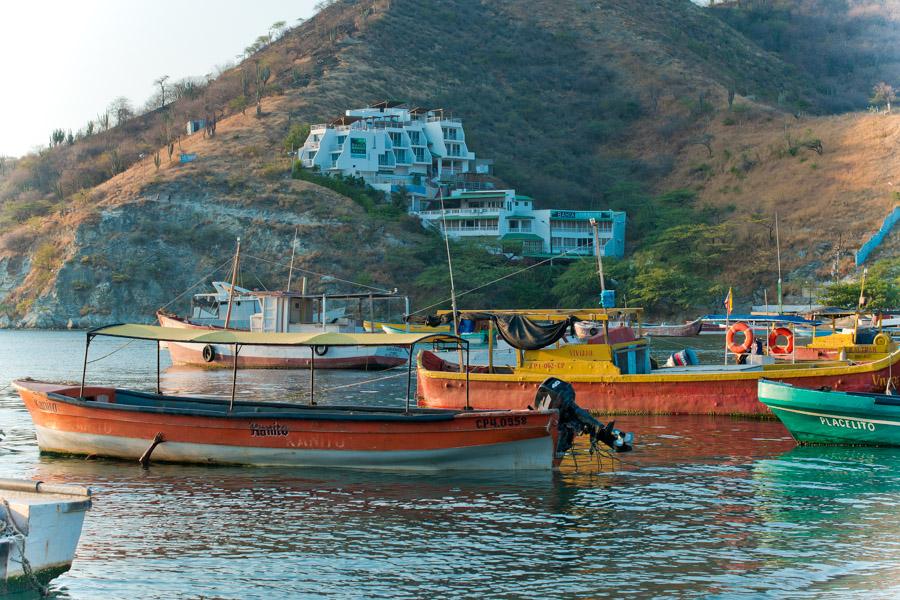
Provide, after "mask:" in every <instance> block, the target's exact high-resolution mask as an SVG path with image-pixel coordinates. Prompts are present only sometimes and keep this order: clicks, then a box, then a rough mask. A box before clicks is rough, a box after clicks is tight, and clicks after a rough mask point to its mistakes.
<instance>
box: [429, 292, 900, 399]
mask: <svg viewBox="0 0 900 600" xmlns="http://www.w3.org/2000/svg"><path fill="white" fill-rule="evenodd" d="M622 310H623V309H610V310H609V311H608V313H607V314H597V315H593V320H596V321H599V322H601V323H604V324H605V325H606V324H607V323H608V321H609V319H610V318H616V317H620V316H621V314H620V313H621V311H622ZM632 310H633V309H632ZM522 312H525V311H520V312H519V313H518V314H522ZM562 317H563V318H566V317H565V315H562ZM557 320H561V319H557ZM604 332H605V336H604V337H605V338H606V339H609V340H610V341H611V342H612V343H604V342H603V340H597V341H595V343H587V344H567V345H563V346H560V347H557V348H542V349H537V350H520V351H519V352H518V354H517V364H516V366H513V367H494V366H493V365H487V366H474V367H469V368H468V369H466V368H461V367H460V365H456V364H453V363H450V362H448V361H445V360H443V359H441V358H440V357H439V356H437V355H436V354H434V353H431V352H422V353H420V354H419V357H418V371H417V377H418V398H419V405H420V406H427V407H431V408H462V407H466V406H469V407H471V408H476V409H510V408H525V407H527V406H528V405H529V403H531V402H532V401H533V399H534V397H535V393H536V390H537V388H538V386H539V385H540V384H541V382H542V381H544V379H546V378H547V377H551V376H553V377H559V378H562V379H564V380H566V381H568V382H569V383H571V384H572V385H573V386H574V387H575V390H576V393H577V394H578V399H579V404H581V405H582V406H583V407H585V408H586V409H588V410H592V411H595V412H601V413H608V414H616V413H632V414H638V413H639V414H727V415H766V414H770V413H769V411H768V409H767V408H766V406H765V405H763V404H762V403H760V402H759V401H758V398H757V383H758V381H759V380H760V379H762V378H765V379H768V380H777V381H784V382H786V383H791V384H794V385H796V386H798V387H808V388H820V387H829V388H831V389H840V390H842V391H856V392H875V391H878V390H884V389H885V386H886V385H887V383H888V380H889V379H890V380H893V381H894V382H896V381H897V378H898V376H900V368H898V375H897V376H895V375H893V365H894V364H896V363H897V362H898V361H900V351H894V352H892V353H890V354H885V355H882V356H881V358H878V359H877V360H873V361H871V362H863V363H857V362H854V361H846V360H843V361H841V360H835V361H823V360H820V361H814V362H803V363H796V364H792V363H787V362H777V363H774V364H730V365H727V366H726V365H699V366H682V367H670V368H653V367H652V366H651V361H650V346H649V343H648V340H647V339H645V338H642V337H641V336H640V335H636V336H635V335H633V334H632V335H631V336H630V339H627V338H628V336H623V335H617V334H621V333H622V330H621V329H619V330H613V328H609V327H604ZM626 333H627V331H626Z"/></svg>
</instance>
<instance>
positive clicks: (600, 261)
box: [591, 219, 606, 300]
mask: <svg viewBox="0 0 900 600" xmlns="http://www.w3.org/2000/svg"><path fill="white" fill-rule="evenodd" d="M591 228H592V229H593V230H594V254H596V255H597V275H599V276H600V293H601V294H602V293H603V292H605V291H606V280H605V279H604V278H603V258H602V257H601V255H600V224H599V223H597V219H591ZM601 300H602V296H601Z"/></svg>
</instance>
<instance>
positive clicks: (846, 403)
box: [758, 379, 900, 446]
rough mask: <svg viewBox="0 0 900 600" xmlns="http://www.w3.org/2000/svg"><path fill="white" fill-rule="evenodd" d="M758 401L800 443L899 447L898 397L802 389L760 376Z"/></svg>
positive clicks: (899, 406)
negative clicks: (769, 410) (779, 420)
mask: <svg viewBox="0 0 900 600" xmlns="http://www.w3.org/2000/svg"><path fill="white" fill-rule="evenodd" d="M758 395H759V401H760V402H762V403H763V404H765V405H766V406H768V407H769V409H771V411H772V412H773V413H774V414H775V416H776V417H778V418H779V419H781V422H782V423H784V426H785V427H787V429H788V431H790V433H791V435H792V436H794V439H795V440H797V441H798V442H799V443H801V444H828V445H853V446H900V396H893V395H889V394H867V393H863V392H840V391H837V390H829V389H828V388H822V389H806V388H800V387H794V386H793V385H790V384H787V383H778V382H775V381H768V380H765V379H761V380H760V381H759V388H758Z"/></svg>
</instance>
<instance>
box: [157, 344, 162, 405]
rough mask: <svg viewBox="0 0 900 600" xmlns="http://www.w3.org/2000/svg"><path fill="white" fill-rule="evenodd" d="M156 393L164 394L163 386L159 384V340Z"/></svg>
mask: <svg viewBox="0 0 900 600" xmlns="http://www.w3.org/2000/svg"><path fill="white" fill-rule="evenodd" d="M156 393H157V394H162V388H161V387H160V385H159V340H156Z"/></svg>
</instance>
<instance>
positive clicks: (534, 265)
mask: <svg viewBox="0 0 900 600" xmlns="http://www.w3.org/2000/svg"><path fill="white" fill-rule="evenodd" d="M575 250H576V248H573V249H571V250H566V251H565V252H562V253H560V254H557V255H555V256H552V257H550V258H545V259H544V260H542V261H541V262H536V263H534V264H533V265H529V266H527V267H525V268H524V269H519V270H518V271H513V272H512V273H508V274H506V275H504V276H503V277H498V278H497V279H494V280H492V281H488V282H487V283H485V284H483V285H479V286H478V287H474V288H472V289H471V290H466V291H465V292H460V293H459V294H456V297H457V298H460V297H462V296H465V295H466V294H471V293H472V292H477V291H478V290H480V289H483V288H486V287H488V286H489V285H494V284H495V283H497V282H499V281H503V280H504V279H509V278H510V277H514V276H516V275H518V274H520V273H524V272H525V271H528V270H529V269H533V268H535V267H539V266H541V265H542V264H544V263H548V262H550V261H552V260H554V259H557V258H560V257H561V256H565V255H566V254H569V253H570V252H575ZM451 300H452V298H446V299H444V300H441V301H440V302H435V303H434V304H431V305H429V306H426V307H425V308H420V309H419V310H414V311H413V312H411V313H409V314H410V315H415V314H418V313H420V312H424V311H426V310H430V309H432V308H434V307H436V306H440V305H442V304H445V303H447V302H449V301H451Z"/></svg>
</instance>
